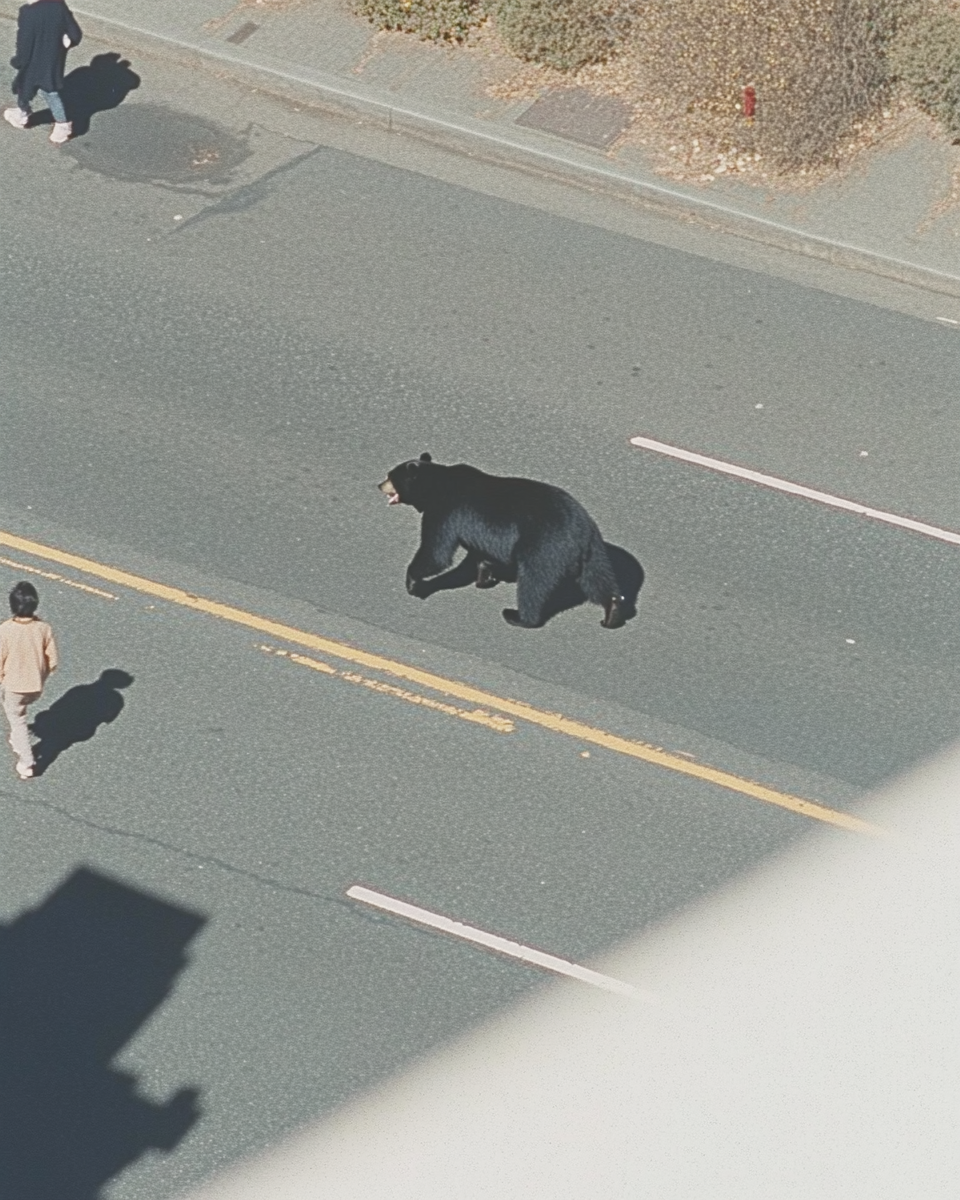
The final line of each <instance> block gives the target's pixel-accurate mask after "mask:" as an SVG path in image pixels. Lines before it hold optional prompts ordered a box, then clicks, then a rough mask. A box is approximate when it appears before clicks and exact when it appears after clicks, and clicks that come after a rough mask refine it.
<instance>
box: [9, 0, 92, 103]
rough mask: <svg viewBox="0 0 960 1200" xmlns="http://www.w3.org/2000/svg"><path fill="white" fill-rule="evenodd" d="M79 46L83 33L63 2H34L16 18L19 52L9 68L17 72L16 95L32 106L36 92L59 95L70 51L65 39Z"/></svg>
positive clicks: (36, 0) (25, 7) (14, 86)
mask: <svg viewBox="0 0 960 1200" xmlns="http://www.w3.org/2000/svg"><path fill="white" fill-rule="evenodd" d="M64 34H66V35H67V37H68V38H69V39H70V44H71V45H73V46H76V45H77V43H78V42H79V41H80V39H81V38H82V37H83V33H82V32H81V30H80V26H79V25H78V24H77V22H76V19H75V18H74V15H73V13H72V12H71V11H70V9H69V8H67V6H66V4H65V3H64V0H35V3H34V4H24V5H23V7H22V8H21V9H20V13H19V16H18V17H17V52H16V54H15V55H14V56H13V58H11V59H10V65H11V66H12V67H13V69H14V70H15V71H16V72H17V76H16V78H15V79H14V81H13V88H12V90H13V92H14V94H15V95H16V96H17V97H19V99H20V100H21V101H23V102H24V103H26V104H29V103H30V101H31V100H32V99H33V98H34V96H35V95H36V94H37V92H38V91H39V90H40V89H42V90H43V91H45V92H59V91H60V89H61V88H62V87H63V68H64V66H65V64H66V61H67V50H66V47H65V46H64V44H63V35H64Z"/></svg>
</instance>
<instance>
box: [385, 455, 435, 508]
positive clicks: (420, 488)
mask: <svg viewBox="0 0 960 1200" xmlns="http://www.w3.org/2000/svg"><path fill="white" fill-rule="evenodd" d="M436 469H437V468H436V467H435V466H434V465H433V460H432V459H431V457H430V455H429V454H421V455H420V457H419V458H410V459H408V460H407V461H406V462H403V463H400V465H399V466H397V467H394V468H393V470H392V471H388V472H387V477H386V479H385V480H384V481H383V483H381V484H378V485H377V486H378V487H379V488H380V491H381V492H383V494H384V495H385V496H387V498H388V500H389V503H390V504H409V505H412V507H413V508H415V509H417V511H418V512H423V506H424V504H425V503H426V502H427V497H428V494H429V491H430V477H431V474H432V473H433V472H435V471H436Z"/></svg>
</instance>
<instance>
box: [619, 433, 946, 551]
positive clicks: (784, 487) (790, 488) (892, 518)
mask: <svg viewBox="0 0 960 1200" xmlns="http://www.w3.org/2000/svg"><path fill="white" fill-rule="evenodd" d="M630 445H631V446H639V447H640V448H641V449H642V450H653V451H654V453H656V454H666V455H667V456H668V457H670V458H679V459H681V460H682V461H683V462H688V463H694V464H695V465H696V466H698V467H707V468H708V469H709V470H711V471H721V472H723V474H724V475H735V476H736V477H737V478H738V479H748V480H749V481H750V482H751V483H760V484H762V485H763V486H764V487H769V488H775V489H776V490H777V491H778V492H789V493H790V495H792V496H803V497H804V498H805V499H807V500H816V501H818V502H819V503H820V504H829V505H830V506H831V508H842V509H845V510H846V511H847V512H852V513H856V514H857V515H858V516H861V517H870V519H871V520H873V521H883V522H885V523H886V524H887V525H897V526H899V527H900V528H901V529H909V530H911V531H912V532H913V533H922V534H924V535H925V536H926V537H932V538H937V539H939V540H940V541H941V542H949V543H950V544H951V545H953V546H960V533H954V531H953V530H952V529H940V528H939V526H937V525H926V524H924V522H923V521H914V520H913V519H912V518H910V517H900V516H897V514H896V513H889V512H883V511H882V510H881V509H879V508H868V507H867V506H866V505H865V504H858V503H857V502H856V501H855V500H845V499H844V498H843V497H842V496H831V495H830V493H829V492H818V491H816V490H815V489H814V488H808V487H804V486H803V484H802V483H790V482H789V480H787V479H778V478H777V477H776V476H775V475H763V474H761V472H760V471H751V470H749V469H748V468H747V467H738V466H735V465H734V464H733V463H728V462H723V461H722V460H721V459H719V458H707V456H706V455H705V454H694V452H693V451H692V450H681V449H680V447H679V446H670V445H668V444H667V443H666V442H655V441H654V440H653V438H647V437H632V438H631V439H630Z"/></svg>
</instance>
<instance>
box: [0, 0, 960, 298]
mask: <svg viewBox="0 0 960 1200" xmlns="http://www.w3.org/2000/svg"><path fill="white" fill-rule="evenodd" d="M0 10H6V13H7V14H12V12H13V6H12V5H11V4H10V0H0ZM75 11H76V12H77V14H78V16H80V18H81V20H84V21H85V22H86V23H87V26H88V28H89V29H90V31H91V32H94V28H93V27H94V26H97V27H99V28H98V29H97V32H98V33H100V34H101V35H102V36H107V37H109V36H111V34H112V33H113V35H114V36H116V37H117V38H118V39H120V38H121V37H122V35H123V34H124V33H126V35H127V36H128V37H129V36H130V35H136V36H137V37H139V38H144V37H147V38H149V39H150V40H151V41H152V42H154V43H156V47H157V48H158V49H159V48H161V47H163V46H165V47H166V48H167V49H168V50H174V49H176V51H177V52H178V53H179V54H181V55H182V54H183V53H184V52H187V53H189V54H192V55H202V56H203V57H204V59H206V60H208V61H210V62H211V63H215V64H216V65H217V66H218V67H219V68H220V69H223V68H226V69H228V70H230V71H231V73H241V74H243V75H244V76H245V77H249V76H250V75H251V74H253V75H256V76H259V77H260V80H261V82H264V83H266V84H267V86H273V87H275V88H278V89H282V88H283V86H284V85H287V86H293V87H296V88H297V89H299V90H301V91H302V90H303V89H304V88H307V89H310V90H311V91H312V92H314V93H315V94H316V95H317V98H318V100H320V101H321V102H322V103H324V104H325V105H332V106H334V107H337V108H343V109H347V110H349V111H352V112H354V113H356V112H358V111H359V112H362V113H363V114H364V115H365V116H367V117H368V118H373V119H378V120H382V121H383V122H384V123H385V124H387V125H389V126H391V127H397V128H407V129H414V130H416V131H418V132H420V133H427V134H429V135H430V136H431V137H433V138H435V139H439V140H442V141H452V142H454V143H455V144H456V146H457V148H458V149H461V150H463V149H466V150H467V151H468V152H470V153H473V154H477V155H479V156H483V157H494V158H497V159H500V160H505V161H509V162H512V163H514V164H515V165H520V166H523V165H526V166H531V167H534V168H536V169H538V170H541V171H542V170H547V171H549V172H550V173H551V174H554V175H561V176H562V175H568V176H575V177H577V178H578V181H579V182H581V183H583V182H586V183H588V184H590V185H591V186H594V187H599V188H603V189H605V190H610V191H618V190H619V191H621V192H624V193H627V194H629V195H630V196H631V198H632V199H634V200H635V199H636V198H637V197H639V198H640V199H641V200H642V201H643V202H644V203H645V204H648V205H651V206H654V207H657V208H663V209H667V210H669V211H672V212H674V213H676V214H678V215H683V216H684V217H686V218H688V219H689V218H690V217H692V218H694V219H696V220H699V221H701V222H704V223H706V224H708V225H711V226H715V227H718V228H722V229H724V230H725V231H726V232H732V233H735V234H738V235H740V236H743V237H748V238H751V239H754V240H757V241H761V242H764V243H767V244H771V245H776V246H780V247H781V248H785V249H788V250H793V251H798V252H800V253H803V254H806V255H810V256H813V257H816V258H820V259H826V260H828V261H832V262H835V263H838V264H841V265H847V266H851V267H854V268H858V269H861V270H869V271H872V272H874V273H876V274H879V275H883V276H887V277H890V278H894V279H899V280H901V281H903V282H906V283H910V284H913V285H916V286H920V287H924V288H928V289H932V290H934V291H937V292H943V293H945V294H949V295H958V296H960V204H957V205H956V206H953V207H951V206H950V204H949V203H948V201H949V198H950V196H951V189H952V186H953V176H954V171H955V170H956V169H957V168H958V167H960V151H958V150H957V149H955V148H954V147H951V146H949V145H947V143H946V141H945V140H941V141H936V140H933V139H932V138H931V137H930V136H929V135H928V134H927V133H926V131H918V132H917V134H916V135H915V136H914V137H913V138H912V139H908V140H906V141H905V142H903V143H902V144H900V145H898V146H896V147H895V148H893V149H891V150H888V151H886V152H874V153H873V154H872V155H868V156H865V157H864V159H863V161H862V163H861V165H860V166H859V167H858V168H855V169H853V170H851V171H850V172H848V173H847V174H845V175H844V176H843V177H842V178H837V179H835V180H832V181H830V182H829V183H827V184H824V185H822V186H821V187H819V188H816V189H811V190H809V191H805V192H804V193H802V194H793V195H790V194H783V193H774V192H772V191H768V190H765V189H763V188H760V187H756V186H751V185H748V184H744V183H738V182H737V181H736V180H734V179H726V180H724V179H718V180H715V181H714V182H712V183H710V184H706V185H701V186H699V187H698V186H695V185H680V184H674V183H672V182H671V181H670V180H669V179H665V178H664V177H662V176H660V175H657V174H656V173H655V172H654V171H653V170H652V169H651V167H650V165H649V163H648V162H646V161H645V160H644V157H643V155H642V152H641V151H640V150H639V149H638V147H636V146H631V145H626V146H622V147H619V148H618V146H617V143H616V141H613V143H612V148H610V149H603V148H601V147H599V146H590V145H587V144H584V143H583V141H581V140H579V139H580V138H581V137H592V138H593V140H594V141H595V142H596V141H598V140H599V141H602V140H603V132H602V130H601V131H600V135H599V138H598V137H597V129H596V127H594V128H592V129H591V128H588V125H589V122H590V118H589V116H584V118H583V121H584V124H583V125H582V127H581V129H580V130H579V131H578V129H577V123H576V117H575V118H574V119H573V121H572V122H571V121H569V120H568V121H567V122H566V123H565V134H566V136H560V135H559V134H557V133H550V132H548V131H546V130H545V129H544V128H543V127H541V128H531V127H529V126H527V125H524V124H518V119H520V120H521V121H522V120H523V119H524V118H525V114H528V113H529V110H530V108H531V101H530V100H529V99H523V100H520V101H516V100H514V101H509V100H502V99H496V98H494V97H492V96H491V95H490V94H489V93H488V89H489V87H490V85H491V84H493V83H496V82H498V81H502V80H503V79H504V78H506V77H507V76H509V75H510V74H511V73H514V72H515V71H516V70H517V69H518V64H517V63H515V62H513V61H512V60H507V59H504V58H501V57H496V56H493V55H491V54H489V53H485V52H483V51H481V50H464V49H457V48H454V47H445V46H436V45H432V44H428V43H425V42H420V41H418V40H417V39H416V38H414V37H412V36H410V37H404V36H401V35H383V34H380V35H378V34H377V32H376V30H375V29H374V28H373V26H372V25H370V24H369V23H368V22H367V21H365V20H363V19H361V18H359V17H357V16H355V15H353V13H352V12H351V10H350V8H349V5H348V3H347V0H304V2H302V3H299V4H298V3H295V2H294V3H290V4H288V5H283V4H281V3H279V2H275V3H257V2H256V0H252V2H251V0H247V2H246V3H244V2H241V3H239V4H236V5H234V6H233V7H230V3H229V0H193V2H192V3H191V4H189V5H184V4H182V3H180V2H179V0H86V2H85V3H84V4H83V6H82V7H77V8H76V9H75ZM114 31H115V33H114ZM267 81H270V82H269V83H267ZM526 119H527V120H529V119H530V118H529V116H527V117H526ZM546 123H547V124H549V114H547V122H546ZM601 124H602V114H601ZM563 125H564V123H563V122H558V123H556V126H555V127H557V128H560V127H563Z"/></svg>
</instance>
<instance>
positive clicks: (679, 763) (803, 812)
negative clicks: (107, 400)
mask: <svg viewBox="0 0 960 1200" xmlns="http://www.w3.org/2000/svg"><path fill="white" fill-rule="evenodd" d="M0 545H3V546H8V547H10V549H12V550H19V551H20V553H21V554H31V555H33V556H34V557H35V558H42V559H45V560H47V561H49V562H56V563H60V564H61V566H65V567H72V568H73V569H74V570H76V571H82V572H84V573H85V574H87V575H93V576H95V577H96V578H98V579H105V580H108V581H109V582H110V583H114V584H118V585H119V586H120V587H125V588H129V589H131V590H132V591H135V592H142V593H144V594H146V595H148V596H155V597H156V598H157V599H159V600H166V601H168V602H169V603H171V604H179V605H181V606H182V607H183V608H192V609H195V610H196V611H197V612H202V613H206V614H207V615H208V616H211V617H219V618H220V620H222V621H230V622H231V623H232V624H234V625H242V626H245V627H246V628H247V629H255V630H256V631H257V632H258V633H263V634H267V635H268V636H270V637H275V638H279V639H280V640H281V641H285V642H291V643H293V644H294V645H297V646H304V647H305V648H307V649H309V650H316V651H318V652H319V653H321V654H326V655H328V656H329V657H330V658H335V659H338V660H340V661H341V662H349V663H353V664H354V665H356V666H361V667H367V668H368V669H369V670H373V671H379V672H380V673H381V674H383V675H392V676H393V677H394V678H396V679H404V680H406V681H407V682H408V683H414V684H416V685H417V686H419V687H422V688H427V689H428V690H430V691H432V692H439V693H440V695H443V696H450V697H453V698H455V699H458V700H463V701H466V702H467V703H468V704H475V705H479V706H481V707H484V708H488V709H493V710H495V711H496V712H501V713H506V714H508V715H509V716H511V717H515V718H516V719H517V720H518V721H525V722H526V723H527V724H529V725H537V726H539V727H540V728H541V729H547V730H549V731H550V732H551V733H562V734H564V735H566V736H567V737H571V738H575V739H576V740H577V741H580V742H586V743H587V744H588V745H592V746H600V747H601V748H603V749H604V750H612V751H613V752H614V753H616V754H625V755H627V756H628V757H629V758H638V759H640V760H641V761H642V762H647V763H652V764H653V765H654V766H657V767H664V768H665V769H666V770H668V771H675V772H676V773H677V774H679V775H688V776H690V777H691V778H693V779H699V780H701V781H702V782H704V783H712V784H716V786H717V787H722V788H726V789H727V790H728V791H731V792H737V793H739V794H740V795H741V796H749V797H750V798H751V799H753V800H762V801H763V802H764V803H766V804H774V805H776V806H777V807H778V808H785V809H788V810H789V811H790V812H794V813H798V814H799V815H800V816H803V817H811V818H812V819H813V820H815V821H823V822H825V823H826V824H828V825H836V826H838V827H839V828H841V829H849V830H852V831H854V832H856V833H871V834H882V833H884V832H886V831H885V830H882V829H880V828H879V827H878V826H876V825H871V824H870V823H869V822H868V821H863V820H861V819H860V818H859V817H855V816H852V815H851V814H850V813H844V812H838V811H837V810H836V809H832V808H827V807H826V806H825V805H823V804H816V803H814V801H812V800H803V799H801V797H799V796H791V795H790V794H789V793H787V792H778V791H775V790H774V789H773V788H768V787H765V786H764V785H763V784H762V783H754V782H753V781H752V780H750V779H742V778H741V777H740V776H739V775H732V774H731V773H730V772H729V771H721V770H718V769H717V768H716V767H711V766H707V765H705V764H703V763H698V762H695V761H692V760H688V759H685V758H682V757H680V755H677V754H671V753H670V752H669V751H667V750H662V749H660V748H658V747H656V746H649V745H647V744H646V743H645V742H637V741H633V740H631V739H630V738H624V737H620V736H618V735H617V734H614V733H606V732H605V731H604V730H602V729H595V728H594V727H593V726H592V725H585V724H583V722H582V721H575V720H572V719H571V718H570V717H565V716H563V714H562V713H552V712H544V711H543V710H542V709H539V708H533V707H532V706H531V705H529V704H524V703H523V702H522V701H520V700H511V699H509V698H507V697H505V696H497V695H495V694H494V693H493V692H485V691H482V690H481V689H480V688H475V687H471V686H470V685H469V684H467V683H461V682H460V681H459V680H456V679H447V678H445V677H444V676H443V675H434V674H433V673H432V672H431V671H422V670H420V669H419V667H412V666H410V665H409V664H407V663H403V662H397V661H396V660H395V659H392V658H384V657H383V656H382V655H380V654H370V653H369V652H368V651H366V650H359V649H357V647H355V646H350V645H347V644H346V643H345V642H335V641H333V640H332V639H330V638H325V637H320V636H319V635H318V634H315V633H307V632H306V631H305V630H303V629H296V628H294V626H292V625H284V624H282V623H281V622H280V621H271V620H270V619H269V618H268V617H260V616H257V615H256V613H250V612H247V611H246V610H245V609H242V608H235V607H234V606H233V605H231V604H221V603H220V602H219V601H217V600H207V599H205V598H204V597H203V596H195V595H194V594H193V593H192V592H186V591H184V590H183V589H182V588H176V587H170V586H169V585H168V584H165V583H156V582H154V580H152V579H144V578H143V576H141V575H132V574H131V573H130V572H129V571H121V570H118V569H117V568H116V567H110V566H107V565H106V564H105V563H100V562H97V561H95V560H94V559H91V558H82V557H81V556H80V555H78V554H69V553H68V552H67V551H65V550H57V549H56V548H55V547H53V546H45V545H43V544H42V543H41V542H33V541H30V540H28V539H27V538H22V537H17V536H16V534H13V533H6V532H4V531H3V530H0Z"/></svg>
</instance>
